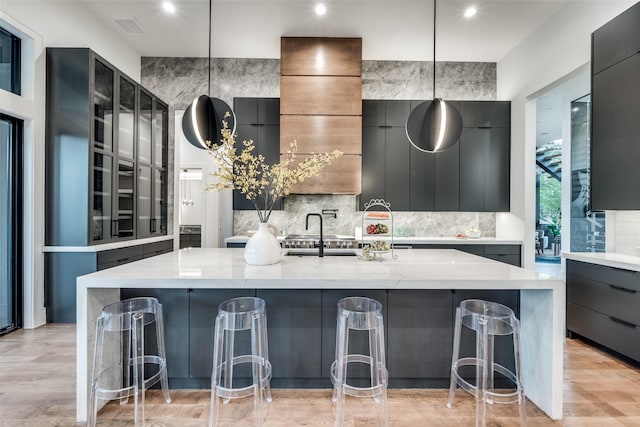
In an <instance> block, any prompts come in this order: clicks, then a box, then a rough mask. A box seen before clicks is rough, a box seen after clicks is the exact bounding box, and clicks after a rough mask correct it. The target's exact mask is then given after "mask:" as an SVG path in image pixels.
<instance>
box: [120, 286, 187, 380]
mask: <svg viewBox="0 0 640 427" xmlns="http://www.w3.org/2000/svg"><path fill="white" fill-rule="evenodd" d="M135 297H155V298H157V299H158V301H159V302H160V304H162V317H163V323H164V345H165V350H166V356H167V375H168V377H169V387H181V386H182V384H181V381H182V379H183V378H186V377H187V375H188V373H189V355H188V354H187V352H186V351H185V349H186V348H189V293H188V291H186V290H184V289H123V290H122V293H121V299H127V298H135ZM149 327H155V324H153V325H149V326H148V327H147V328H149ZM145 332H146V330H145ZM156 345H157V344H156V336H155V334H154V333H146V334H145V346H149V348H152V349H155V348H156Z"/></svg>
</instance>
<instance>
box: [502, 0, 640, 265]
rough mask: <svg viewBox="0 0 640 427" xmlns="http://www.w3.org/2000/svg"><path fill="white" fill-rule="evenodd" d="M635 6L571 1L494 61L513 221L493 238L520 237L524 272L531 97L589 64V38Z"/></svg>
mask: <svg viewBox="0 0 640 427" xmlns="http://www.w3.org/2000/svg"><path fill="white" fill-rule="evenodd" d="M636 1H637V0H594V1H578V0H576V1H572V2H570V3H568V4H567V5H566V6H564V7H563V8H562V9H560V10H559V11H558V12H557V13H556V14H555V15H553V16H552V17H551V18H550V19H549V20H548V21H547V22H545V23H544V24H543V25H542V26H540V27H539V28H538V29H537V30H536V31H534V32H533V33H531V34H530V35H529V36H528V37H527V38H525V39H524V40H523V41H522V42H521V43H520V44H518V46H516V47H515V48H514V49H512V50H511V51H510V52H509V53H508V54H507V55H505V57H504V58H502V59H501V60H500V61H498V65H497V74H498V99H510V100H511V101H512V104H511V146H512V150H511V164H512V165H513V166H514V167H512V168H511V215H504V218H497V221H498V223H497V224H496V235H498V236H500V235H503V234H504V233H505V232H506V231H503V230H508V231H509V232H512V231H514V230H516V229H517V228H518V227H520V228H521V231H522V235H521V237H522V239H523V242H524V243H523V247H522V250H523V254H524V256H523V260H524V267H525V268H529V269H533V268H534V266H535V247H534V241H533V238H527V236H533V234H534V232H535V212H536V211H535V145H536V141H535V124H536V113H535V111H536V109H535V97H537V95H538V94H540V93H542V92H544V91H545V90H546V88H547V87H549V86H550V85H552V84H553V83H554V82H556V81H558V80H560V79H562V78H563V77H565V76H567V75H568V74H570V73H572V72H574V71H576V70H577V69H578V68H580V67H581V66H584V65H585V64H587V63H588V62H589V61H590V59H591V33H592V32H593V31H594V30H596V29H597V28H599V27H600V26H602V25H603V24H605V23H606V22H608V21H609V20H611V19H612V18H614V17H615V16H617V15H619V14H620V13H621V12H623V11H624V10H626V9H627V8H629V7H630V6H632V5H633V4H635V3H636Z"/></svg>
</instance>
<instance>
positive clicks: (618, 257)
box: [562, 252, 640, 271]
mask: <svg viewBox="0 0 640 427" xmlns="http://www.w3.org/2000/svg"><path fill="white" fill-rule="evenodd" d="M562 257H563V258H565V259H568V260H572V261H581V262H587V263H591V264H598V265H604V266H607V267H614V268H620V269H623V270H632V271H640V257H639V256H635V255H628V254H620V253H616V252H563V253H562Z"/></svg>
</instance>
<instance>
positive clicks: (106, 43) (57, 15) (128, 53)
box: [0, 0, 140, 82]
mask: <svg viewBox="0 0 640 427" xmlns="http://www.w3.org/2000/svg"><path fill="white" fill-rule="evenodd" d="M0 8H1V10H2V12H4V13H6V14H7V15H9V16H11V17H12V18H13V19H15V20H16V21H18V22H20V23H21V24H22V25H24V26H26V27H28V28H30V29H31V30H32V31H34V32H36V33H38V34H39V35H40V36H41V37H42V40H43V42H44V46H45V47H88V48H91V49H93V50H94V51H96V52H97V53H98V54H99V55H101V56H102V57H103V58H105V59H106V60H107V61H109V62H111V63H112V64H113V65H114V66H116V67H117V68H119V69H120V70H122V71H123V72H124V73H126V74H127V75H128V76H129V77H131V78H132V79H134V80H135V81H137V82H139V81H140V54H139V53H138V52H137V51H136V50H135V49H133V48H132V47H131V46H129V45H128V44H127V43H126V42H125V40H124V39H123V38H121V37H120V36H119V35H118V33H117V32H116V29H115V28H111V27H109V26H108V25H106V24H105V23H104V22H102V21H101V20H100V19H98V17H96V16H95V15H94V14H93V13H92V12H91V11H90V10H89V9H87V8H86V7H85V6H84V5H83V4H82V3H81V2H76V1H38V0H33V1H29V0H2V1H1V2H0Z"/></svg>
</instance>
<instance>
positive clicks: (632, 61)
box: [591, 54, 640, 210]
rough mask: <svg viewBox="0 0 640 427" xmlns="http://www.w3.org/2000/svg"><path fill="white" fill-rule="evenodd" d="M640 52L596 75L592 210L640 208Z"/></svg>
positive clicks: (592, 155) (594, 87)
mask: <svg viewBox="0 0 640 427" xmlns="http://www.w3.org/2000/svg"><path fill="white" fill-rule="evenodd" d="M639 75H640V54H636V55H634V56H632V57H631V58H628V59H625V60H624V61H622V62H620V63H618V64H616V65H614V66H612V67H610V68H608V69H607V70H605V71H603V72H601V73H598V74H596V75H594V76H593V80H592V85H593V86H592V95H591V102H592V103H591V105H592V110H593V117H592V144H591V209H594V210H605V209H612V210H617V209H619V210H625V209H640V191H639V190H638V182H640V168H639V167H638V163H639V160H640V141H639V139H638V138H639V137H638V136H639V135H640V120H638V111H640V84H638V76H639Z"/></svg>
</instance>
